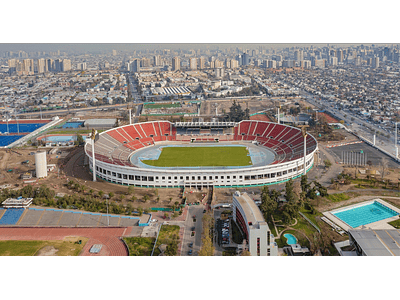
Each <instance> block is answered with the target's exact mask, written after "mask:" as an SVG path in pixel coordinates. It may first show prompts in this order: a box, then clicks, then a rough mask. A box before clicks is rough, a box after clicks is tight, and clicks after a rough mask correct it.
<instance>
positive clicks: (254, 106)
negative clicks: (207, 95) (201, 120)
mask: <svg viewBox="0 0 400 300" xmlns="http://www.w3.org/2000/svg"><path fill="white" fill-rule="evenodd" d="M260 99H262V100H261V101H260ZM233 101H234V99H221V100H212V99H211V100H207V101H203V102H202V104H201V109H200V114H201V115H202V116H203V115H205V116H207V115H208V116H210V115H212V116H215V108H216V107H217V112H218V115H222V111H223V110H225V111H226V112H228V111H229V108H230V107H231V106H232V104H233ZM236 103H238V104H240V105H241V106H242V109H243V110H244V109H246V108H247V107H248V108H249V110H250V114H253V113H256V112H258V111H260V110H265V109H267V108H270V107H272V105H273V102H272V101H271V100H270V99H269V98H261V97H252V98H246V99H236Z"/></svg>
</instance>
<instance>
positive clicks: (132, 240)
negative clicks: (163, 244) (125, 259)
mask: <svg viewBox="0 0 400 300" xmlns="http://www.w3.org/2000/svg"><path fill="white" fill-rule="evenodd" d="M155 240H156V239H155V238H153V237H125V238H124V241H125V242H126V244H127V245H128V247H129V255H130V256H150V255H151V251H152V250H153V246H154V242H155Z"/></svg>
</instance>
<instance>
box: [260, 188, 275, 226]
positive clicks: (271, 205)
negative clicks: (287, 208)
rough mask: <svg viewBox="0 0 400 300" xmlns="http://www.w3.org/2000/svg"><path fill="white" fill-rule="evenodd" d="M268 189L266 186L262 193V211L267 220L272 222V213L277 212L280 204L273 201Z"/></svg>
mask: <svg viewBox="0 0 400 300" xmlns="http://www.w3.org/2000/svg"><path fill="white" fill-rule="evenodd" d="M269 194H270V193H269V190H268V187H267V186H265V187H264V188H263V191H262V192H261V205H260V210H261V212H262V213H263V215H264V218H265V219H266V220H271V216H272V213H273V212H274V211H275V210H276V208H277V206H278V203H277V202H276V201H275V200H273V199H271V197H270V195H269Z"/></svg>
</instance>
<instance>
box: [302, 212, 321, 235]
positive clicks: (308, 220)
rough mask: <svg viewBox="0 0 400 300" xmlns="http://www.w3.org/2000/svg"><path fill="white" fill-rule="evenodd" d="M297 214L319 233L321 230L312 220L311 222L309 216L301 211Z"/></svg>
mask: <svg viewBox="0 0 400 300" xmlns="http://www.w3.org/2000/svg"><path fill="white" fill-rule="evenodd" d="M299 214H300V215H301V216H302V217H303V218H304V219H306V221H307V222H308V223H310V224H311V225H312V226H313V227H314V228H315V229H316V230H317V231H318V232H319V233H321V230H319V228H318V227H317V225H315V224H314V223H313V222H311V220H310V219H309V218H307V217H306V216H305V215H303V214H302V213H301V212H299Z"/></svg>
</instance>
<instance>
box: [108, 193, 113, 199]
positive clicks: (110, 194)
mask: <svg viewBox="0 0 400 300" xmlns="http://www.w3.org/2000/svg"><path fill="white" fill-rule="evenodd" d="M114 195H115V194H114V193H113V192H109V193H108V197H110V200H111V198H112V197H114Z"/></svg>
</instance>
